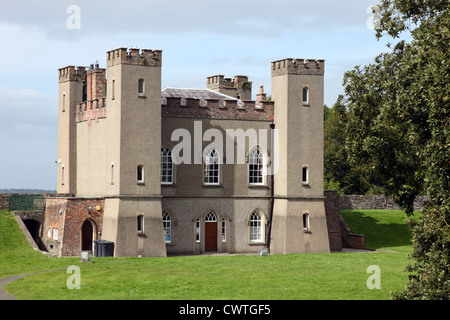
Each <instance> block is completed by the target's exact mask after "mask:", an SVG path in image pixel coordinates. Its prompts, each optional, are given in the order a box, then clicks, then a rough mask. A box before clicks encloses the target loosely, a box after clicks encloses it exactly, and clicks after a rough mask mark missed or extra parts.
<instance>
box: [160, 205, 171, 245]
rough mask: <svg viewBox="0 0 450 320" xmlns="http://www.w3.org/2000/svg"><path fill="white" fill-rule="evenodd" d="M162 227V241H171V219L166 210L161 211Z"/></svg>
mask: <svg viewBox="0 0 450 320" xmlns="http://www.w3.org/2000/svg"><path fill="white" fill-rule="evenodd" d="M162 216H163V229H164V241H165V242H166V243H171V242H172V219H171V218H170V215H169V213H167V211H165V210H164V211H163V213H162Z"/></svg>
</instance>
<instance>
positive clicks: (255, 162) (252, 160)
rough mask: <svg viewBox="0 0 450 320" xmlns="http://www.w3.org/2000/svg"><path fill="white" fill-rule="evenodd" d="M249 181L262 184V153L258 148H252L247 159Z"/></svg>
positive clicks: (253, 183)
mask: <svg viewBox="0 0 450 320" xmlns="http://www.w3.org/2000/svg"><path fill="white" fill-rule="evenodd" d="M248 162H249V183H250V184H252V185H255V184H264V155H263V153H262V152H261V150H259V149H258V148H255V149H253V151H252V152H251V153H250V156H249V159H248Z"/></svg>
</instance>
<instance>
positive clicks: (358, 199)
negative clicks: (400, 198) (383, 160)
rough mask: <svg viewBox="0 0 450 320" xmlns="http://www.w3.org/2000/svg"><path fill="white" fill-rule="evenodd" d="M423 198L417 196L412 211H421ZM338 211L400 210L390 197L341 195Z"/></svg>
mask: <svg viewBox="0 0 450 320" xmlns="http://www.w3.org/2000/svg"><path fill="white" fill-rule="evenodd" d="M425 201H426V197H425V196H417V197H416V199H415V201H414V210H422V209H423V207H424V202H425ZM339 209H340V210H352V209H353V210H363V209H391V210H400V207H399V206H397V205H396V204H395V203H394V201H393V200H392V197H389V198H386V197H384V196H378V195H373V196H367V195H341V196H339Z"/></svg>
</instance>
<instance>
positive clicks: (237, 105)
mask: <svg viewBox="0 0 450 320" xmlns="http://www.w3.org/2000/svg"><path fill="white" fill-rule="evenodd" d="M161 112H162V116H176V117H183V118H213V119H230V120H258V121H261V120H266V121H272V120H273V115H274V102H273V101H261V102H260V104H259V105H258V104H257V103H256V102H255V101H250V100H245V101H241V100H237V99H196V98H184V97H161Z"/></svg>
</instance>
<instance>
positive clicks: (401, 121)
mask: <svg viewBox="0 0 450 320" xmlns="http://www.w3.org/2000/svg"><path fill="white" fill-rule="evenodd" d="M378 8H379V9H380V10H379V14H380V16H379V17H380V19H378V20H377V21H375V22H376V26H377V27H379V28H378V30H377V34H376V36H377V37H378V38H380V37H383V36H386V35H389V36H391V37H393V38H394V39H395V38H397V37H399V36H400V35H401V34H402V32H409V33H410V34H411V36H412V41H411V42H410V43H407V42H405V41H399V42H398V43H397V44H396V45H395V46H394V47H393V48H392V50H391V52H389V53H384V54H381V55H379V56H378V57H377V58H376V59H375V61H374V63H372V64H370V65H367V66H364V67H356V68H354V69H353V70H350V71H348V72H347V73H346V74H345V76H344V86H345V95H344V97H341V98H340V99H341V103H342V104H344V105H345V106H346V108H347V109H348V112H349V114H348V121H347V126H346V136H347V140H346V146H347V152H348V156H349V159H350V160H351V163H358V164H359V165H361V166H362V167H363V168H364V170H365V172H367V173H368V174H374V175H376V176H378V177H381V179H380V180H377V181H378V182H377V183H378V184H379V186H380V188H381V189H382V190H383V192H384V194H385V195H392V196H393V198H394V200H395V202H396V203H397V204H399V205H400V206H401V207H402V208H403V209H404V210H405V211H406V213H407V214H408V215H410V214H412V212H413V201H414V199H415V197H416V196H417V195H418V194H425V195H426V196H427V197H428V202H427V203H426V206H425V209H424V210H423V212H422V213H423V218H421V219H420V220H419V221H418V222H417V223H416V224H412V234H413V235H412V242H413V247H414V251H413V259H414V264H412V265H410V266H409V267H408V271H409V272H410V277H409V282H408V284H407V286H406V287H405V290H404V291H403V292H399V293H395V294H394V297H395V298H397V299H449V297H450V101H449V99H450V95H449V93H450V59H449V58H450V56H449V55H450V14H449V11H450V10H449V9H450V4H449V1H448V0H433V1H432V0H381V4H380V6H379V7H378Z"/></svg>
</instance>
